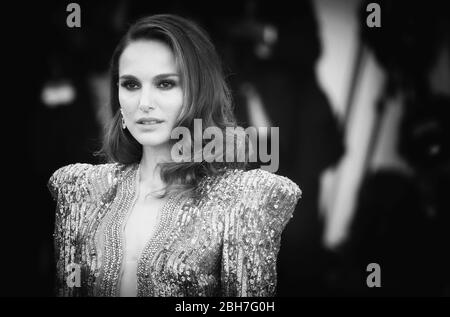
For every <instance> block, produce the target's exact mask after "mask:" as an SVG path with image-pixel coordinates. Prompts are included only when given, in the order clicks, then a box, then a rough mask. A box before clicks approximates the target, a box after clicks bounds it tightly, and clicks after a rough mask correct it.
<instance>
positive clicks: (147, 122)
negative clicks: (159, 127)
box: [136, 118, 164, 125]
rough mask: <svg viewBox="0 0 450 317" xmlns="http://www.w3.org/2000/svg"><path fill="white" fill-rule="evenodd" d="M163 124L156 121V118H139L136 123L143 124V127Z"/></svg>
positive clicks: (158, 120)
mask: <svg viewBox="0 0 450 317" xmlns="http://www.w3.org/2000/svg"><path fill="white" fill-rule="evenodd" d="M161 122H164V120H161V119H157V118H140V119H139V120H137V121H136V123H137V124H143V125H152V124H158V123H161Z"/></svg>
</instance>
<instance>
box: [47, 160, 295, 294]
mask: <svg viewBox="0 0 450 317" xmlns="http://www.w3.org/2000/svg"><path fill="white" fill-rule="evenodd" d="M137 175H138V164H134V165H121V164H102V165H90V164H72V165H68V166H64V167H62V168H60V169H58V170H57V171H56V172H54V174H53V175H52V176H51V178H50V180H49V182H48V187H49V189H50V192H51V193H52V196H53V197H54V199H55V200H56V202H57V208H56V217H55V230H54V246H55V257H56V273H57V277H56V290H57V296H119V287H118V282H119V280H120V274H121V263H122V261H123V254H124V250H123V245H124V241H123V239H124V236H123V231H124V225H125V222H126V219H127V215H128V213H129V212H130V211H131V209H132V207H133V204H134V201H135V198H136V196H137V184H136V183H137V182H138V178H137ZM195 191H196V192H197V194H198V195H195V197H196V198H193V197H194V196H193V197H191V196H190V197H186V196H175V195H171V196H169V198H168V201H167V202H166V203H165V205H164V207H163V208H162V209H161V211H160V214H159V216H158V224H157V227H156V229H155V231H154V233H153V235H152V236H151V238H150V239H149V241H148V242H147V243H146V245H145V247H144V249H143V251H142V254H141V255H140V257H139V261H138V266H137V288H138V289H137V296H274V295H275V289H276V283H277V277H276V261H277V255H278V251H279V247H280V239H281V233H282V231H283V229H284V228H285V226H286V224H287V223H288V221H289V220H290V218H291V217H292V213H293V210H294V208H295V205H296V203H297V201H298V200H299V198H300V196H301V190H300V189H299V187H298V186H297V185H296V184H295V183H293V182H292V181H291V180H289V179H288V178H286V177H283V176H279V175H275V174H272V173H269V172H267V171H264V170H261V169H256V170H249V171H244V170H239V169H233V170H232V169H229V170H226V171H225V172H224V173H223V174H220V175H216V176H209V177H204V178H203V179H201V180H200V182H199V184H198V186H197V187H196V189H195ZM74 274H78V276H75V277H74ZM72 278H74V280H75V281H77V279H78V282H76V283H73V280H72Z"/></svg>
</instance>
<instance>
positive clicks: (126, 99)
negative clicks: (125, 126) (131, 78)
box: [119, 91, 139, 113]
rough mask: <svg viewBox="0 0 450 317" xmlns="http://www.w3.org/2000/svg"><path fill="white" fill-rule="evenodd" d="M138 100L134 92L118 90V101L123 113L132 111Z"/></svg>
mask: <svg viewBox="0 0 450 317" xmlns="http://www.w3.org/2000/svg"><path fill="white" fill-rule="evenodd" d="M138 101H139V98H138V97H137V96H136V94H130V93H128V92H120V91H119V103H120V106H121V107H122V109H123V111H124V112H125V113H130V112H133V111H134V109H136V107H137V106H138Z"/></svg>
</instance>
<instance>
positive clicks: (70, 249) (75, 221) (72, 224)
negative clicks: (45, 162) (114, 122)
mask: <svg viewBox="0 0 450 317" xmlns="http://www.w3.org/2000/svg"><path fill="white" fill-rule="evenodd" d="M112 167H113V165H112V164H103V165H97V166H95V165H91V164H79V163H78V164H71V165H67V166H64V167H61V168H60V169H58V170H57V171H56V172H54V173H53V175H52V176H51V177H50V179H49V181H48V184H47V186H48V188H49V191H50V193H51V194H52V196H53V198H54V200H55V201H56V204H57V205H56V213H55V226H54V234H53V237H54V240H53V241H54V247H55V249H54V250H55V263H56V285H55V291H56V295H57V296H77V295H79V294H77V292H79V291H80V290H79V289H77V288H73V287H72V288H70V287H68V285H67V283H66V278H67V277H68V275H69V274H68V273H67V272H66V269H67V266H68V265H69V264H71V263H79V262H80V261H79V260H80V259H79V251H80V250H77V245H78V241H77V239H79V237H80V235H79V228H80V227H81V226H82V223H83V221H84V219H85V217H87V215H89V212H90V211H91V210H93V209H94V208H93V206H95V205H96V204H98V202H99V199H100V197H101V195H102V193H103V192H105V191H106V190H107V188H108V184H109V183H110V182H111V181H110V180H108V175H109V174H111V173H108V171H109V170H111V168H112ZM109 178H111V177H109Z"/></svg>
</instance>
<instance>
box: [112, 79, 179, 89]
mask: <svg viewBox="0 0 450 317" xmlns="http://www.w3.org/2000/svg"><path fill="white" fill-rule="evenodd" d="M162 84H169V87H161V85H162ZM120 85H121V86H122V87H124V88H125V89H127V90H130V91H133V90H136V89H139V88H140V85H139V83H136V82H135V81H133V80H126V81H124V82H122V83H121V84H120ZM131 85H133V86H137V87H134V88H132V87H130V86H131ZM175 86H176V82H175V81H173V80H167V79H164V80H161V81H160V82H158V84H157V87H158V88H160V89H162V90H169V89H171V88H173V87H175Z"/></svg>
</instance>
